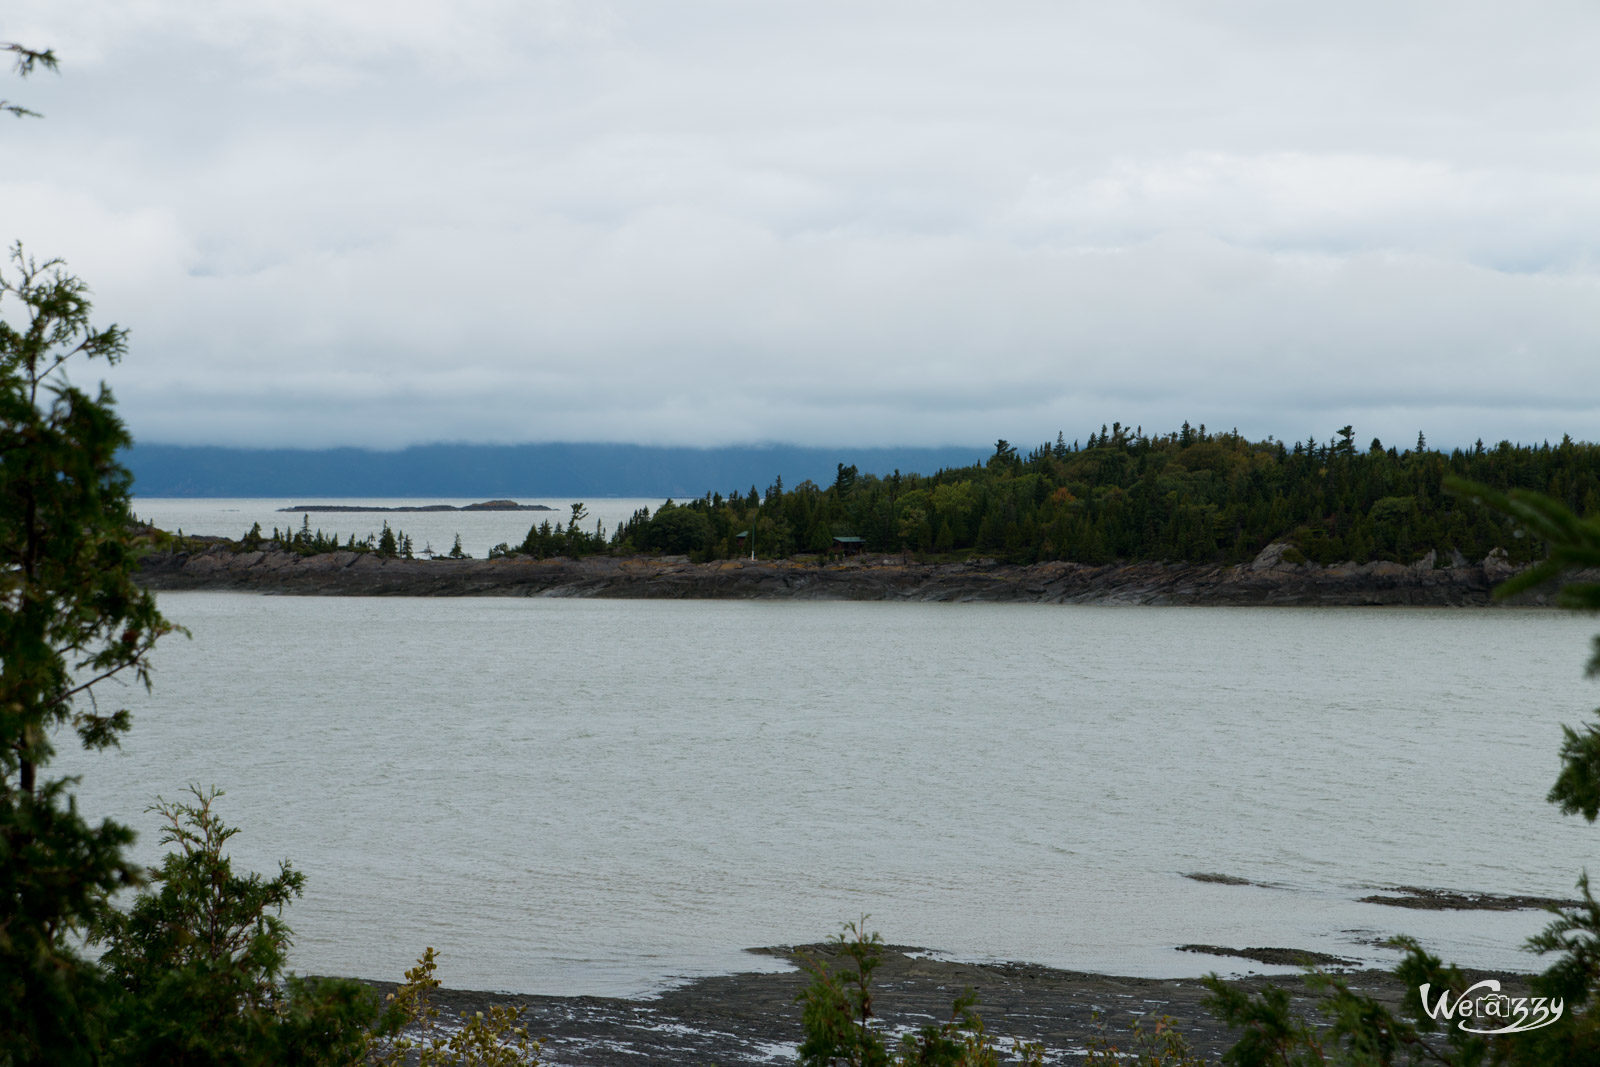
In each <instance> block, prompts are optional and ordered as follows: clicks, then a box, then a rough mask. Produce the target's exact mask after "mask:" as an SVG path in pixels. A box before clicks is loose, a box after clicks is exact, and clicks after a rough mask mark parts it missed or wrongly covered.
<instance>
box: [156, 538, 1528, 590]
mask: <svg viewBox="0 0 1600 1067" xmlns="http://www.w3.org/2000/svg"><path fill="white" fill-rule="evenodd" d="M1287 548H1288V546H1286V545H1283V544H1273V545H1270V546H1268V547H1267V548H1266V549H1265V550H1264V551H1263V552H1262V553H1261V554H1260V555H1259V556H1257V557H1256V558H1255V559H1254V560H1253V561H1251V562H1250V563H1246V564H1239V565H1236V566H1220V565H1192V564H1169V563H1131V564H1118V565H1108V566H1091V565H1088V564H1082V563H1062V562H1053V563H1037V564H1032V565H1026V566H1024V565H1018V564H1007V563H999V562H995V561H993V560H970V561H966V562H959V563H922V562H915V561H911V560H908V559H905V558H902V557H899V556H859V557H855V558H852V559H847V560H843V561H837V560H835V561H826V560H819V559H804V558H802V559H787V560H746V559H735V560H716V561H712V562H709V563H691V562H689V560H688V559H686V558H684V557H681V556H665V557H643V556H633V557H613V556H590V557H586V558H583V559H567V558H564V557H562V558H556V559H545V560H534V559H529V558H526V557H513V558H508V559H482V560H480V559H429V560H420V559H419V560H408V559H384V558H380V557H379V556H377V555H376V554H374V553H370V552H350V551H340V552H329V553H323V554H320V555H309V556H302V555H297V554H295V553H291V552H285V551H282V550H279V549H254V550H245V549H242V548H241V547H240V546H239V545H238V544H236V543H233V542H227V541H222V540H220V539H217V540H210V541H207V540H204V539H198V538H196V539H190V541H189V542H188V543H187V546H186V549H185V550H178V551H158V552H153V553H151V554H150V555H148V556H147V557H146V558H145V559H144V561H143V565H142V567H141V570H140V574H139V579H140V581H141V582H142V583H143V584H144V585H146V586H147V587H148V588H151V589H156V590H180V589H230V590H242V591H251V592H260V593H280V594H299V595H310V596H550V597H618V598H638V599H755V598H770V599H793V600H891V601H892V600H901V601H923V602H956V603H964V602H995V603H1041V604H1083V603H1098V604H1237V605H1263V604H1278V605H1328V606H1333V605H1383V604H1396V605H1416V606H1460V605H1479V606H1481V605H1487V604H1489V603H1490V602H1491V600H1492V597H1491V592H1492V590H1493V588H1494V586H1495V585H1496V583H1498V582H1500V581H1503V580H1504V579H1505V578H1507V577H1509V576H1511V575H1512V574H1514V573H1516V571H1515V569H1514V568H1513V567H1512V566H1511V565H1510V564H1508V563H1507V562H1506V561H1505V560H1504V559H1503V558H1499V557H1495V556H1490V557H1489V558H1487V559H1485V560H1483V561H1481V562H1478V563H1469V562H1467V561H1465V560H1461V559H1457V560H1455V561H1452V562H1451V564H1450V565H1447V566H1438V565H1437V564H1438V562H1439V561H1438V560H1436V559H1435V557H1434V556H1433V554H1432V553H1430V554H1429V555H1428V556H1427V557H1424V558H1423V559H1422V560H1419V561H1418V562H1416V563H1413V564H1400V563H1387V562H1377V563H1364V564H1355V563H1342V564H1336V565H1333V566H1327V567H1324V566H1318V565H1316V564H1313V563H1297V562H1291V561H1290V560H1289V559H1286V558H1285V556H1286V551H1287ZM1546 599H1547V598H1546V597H1545V596H1544V595H1533V596H1529V597H1526V598H1523V599H1522V600H1521V601H1520V602H1521V603H1529V604H1542V603H1545V601H1546Z"/></svg>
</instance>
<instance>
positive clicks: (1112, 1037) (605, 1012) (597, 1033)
mask: <svg viewBox="0 0 1600 1067" xmlns="http://www.w3.org/2000/svg"><path fill="white" fill-rule="evenodd" d="M757 951H758V952H760V953H761V954H764V955H774V956H779V957H782V958H785V959H790V960H793V959H794V958H795V956H796V954H797V953H800V952H805V953H809V954H810V955H812V956H813V957H821V958H824V959H829V961H830V963H832V964H833V965H834V966H836V967H837V965H838V961H837V960H836V959H831V957H833V954H834V952H835V951H836V950H835V949H834V948H833V946H831V945H811V946H806V947H804V948H799V949H796V948H787V947H786V948H772V949H760V950H757ZM1276 951H1280V952H1286V953H1287V952H1289V951H1290V950H1281V949H1280V950H1276ZM1295 955H1296V956H1297V957H1298V956H1299V955H1302V954H1299V953H1296V954H1295ZM1234 962H1237V961H1234ZM1218 969H1219V970H1221V971H1223V972H1228V971H1230V970H1236V969H1237V968H1235V967H1231V966H1229V965H1228V962H1227V961H1220V960H1219V967H1218ZM1342 977H1343V978H1344V980H1345V981H1347V982H1348V983H1349V984H1350V986H1351V987H1352V988H1353V989H1355V990H1356V991H1357V992H1361V993H1366V994H1368V995H1370V996H1373V997H1376V998H1377V999H1378V1000H1380V1001H1382V1002H1385V1003H1387V1004H1390V1005H1397V1004H1398V1002H1399V1001H1400V999H1401V997H1402V996H1403V994H1404V992H1405V990H1404V987H1403V986H1401V984H1400V983H1399V982H1398V981H1397V980H1396V979H1395V978H1394V977H1393V976H1392V975H1390V974H1387V973H1385V972H1381V971H1359V972H1352V971H1344V972H1343V973H1342ZM1502 977H1508V978H1509V977H1510V976H1502ZM806 981H807V976H806V975H805V974H804V973H803V972H801V971H798V970H796V971H790V972H787V973H778V974H770V973H751V974H731V975H721V976H717V977H711V978H699V979H695V980H693V981H691V982H688V983H685V984H684V985H680V986H677V987H674V988H672V989H669V990H667V991H666V992H664V993H662V994H661V995H660V996H658V997H654V998H651V999H645V1000H625V999H619V998H611V997H543V996H518V995H514V994H505V993H474V992H467V991H462V990H448V989H441V990H438V991H437V992H436V994H435V997H434V1001H435V1003H436V1004H437V1005H438V1006H439V1008H440V1016H441V1019H450V1018H456V1017H459V1016H461V1015H463V1014H471V1013H472V1012H475V1011H483V1010H485V1009H486V1008H488V1007H489V1006H490V1005H494V1004H501V1005H506V1006H509V1007H513V1008H519V1009H521V1010H522V1012H523V1017H522V1021H523V1024H524V1025H526V1026H527V1028H528V1031H529V1033H530V1035H532V1036H534V1037H537V1038H540V1039H542V1040H543V1041H544V1042H545V1045H544V1050H543V1053H542V1055H541V1061H542V1062H544V1063H548V1064H552V1065H567V1067H578V1065H599V1064H651V1065H653V1067H659V1065H671V1067H677V1065H683V1067H688V1065H691V1064H694V1065H700V1064H708V1063H718V1064H724V1065H728V1064H784V1063H794V1062H795V1060H796V1054H797V1051H798V1047H799V1042H800V1040H801V1037H802V1034H801V1026H800V1006H799V1004H797V1003H796V1001H795V998H796V997H797V996H798V995H799V993H800V991H801V989H802V988H804V986H805V984H806ZM1230 982H1231V983H1232V984H1234V985H1236V986H1238V987H1239V988H1241V989H1244V990H1245V991H1247V992H1251V993H1255V992H1259V991H1260V990H1261V989H1263V988H1264V987H1265V986H1266V985H1268V984H1277V985H1281V986H1285V987H1287V988H1288V989H1289V991H1290V993H1291V996H1292V998H1293V999H1292V1004H1293V1007H1294V1010H1295V1011H1296V1012H1298V1013H1299V1014H1301V1015H1302V1016H1304V1017H1307V1018H1308V1019H1311V1020H1312V1021H1313V1022H1314V1023H1322V1022H1325V1020H1324V1019H1323V1018H1322V1016H1321V1015H1320V1013H1318V1012H1317V1011H1316V1010H1315V999H1314V996H1313V994H1311V993H1310V991H1309V990H1308V989H1307V988H1306V982H1305V977H1304V976H1303V975H1299V974H1290V975H1280V976H1277V977H1271V978H1268V977H1264V976H1262V975H1259V974H1256V975H1235V976H1234V977H1232V978H1230ZM1513 982H1515V980H1514V979H1513ZM371 984H372V985H374V986H376V987H377V988H378V989H379V991H380V992H384V993H387V992H390V991H392V990H393V988H394V986H393V985H392V984H389V983H381V982H373V983H371ZM968 988H970V989H971V990H972V991H973V992H974V993H976V994H977V996H978V1005H977V1010H978V1012H979V1014H980V1015H981V1016H982V1017H983V1021H984V1024H985V1027H986V1028H987V1029H988V1031H989V1032H990V1033H991V1034H993V1035H994V1036H995V1038H996V1039H997V1040H996V1044H997V1045H998V1046H999V1047H1000V1048H1001V1049H1003V1050H1005V1051H1007V1052H1009V1051H1010V1049H1011V1045H1012V1041H1013V1040H1020V1041H1026V1042H1038V1043H1040V1044H1042V1045H1044V1047H1045V1049H1046V1062H1048V1063H1052V1064H1073V1063H1079V1062H1082V1060H1083V1057H1084V1055H1085V1053H1087V1052H1088V1051H1089V1049H1091V1048H1093V1047H1100V1048H1104V1047H1106V1045H1107V1044H1109V1045H1114V1046H1117V1047H1119V1048H1120V1049H1121V1050H1122V1051H1123V1052H1124V1053H1126V1052H1129V1051H1131V1050H1132V1048H1131V1046H1132V1044H1133V1042H1132V1035H1131V1032H1130V1031H1131V1026H1132V1024H1133V1023H1134V1021H1135V1020H1138V1021H1140V1022H1141V1024H1142V1025H1143V1026H1144V1027H1145V1028H1152V1027H1154V1026H1155V1024H1156V1021H1157V1020H1159V1019H1163V1018H1165V1019H1166V1020H1167V1021H1168V1023H1167V1024H1168V1025H1171V1026H1172V1027H1173V1028H1174V1029H1176V1030H1177V1032H1178V1033H1179V1034H1181V1035H1182V1036H1183V1037H1184V1039H1185V1040H1186V1041H1188V1042H1189V1043H1190V1044H1191V1045H1192V1046H1193V1047H1194V1049H1195V1051H1196V1052H1197V1053H1198V1054H1199V1055H1200V1057H1201V1058H1202V1059H1203V1061H1204V1062H1207V1063H1216V1062H1219V1061H1220V1059H1221V1056H1222V1053H1223V1051H1224V1050H1225V1049H1227V1048H1228V1047H1229V1046H1230V1045H1232V1044H1233V1042H1234V1040H1236V1038H1237V1035H1236V1034H1233V1033H1232V1032H1230V1031H1229V1030H1228V1029H1227V1028H1226V1027H1225V1026H1223V1025H1222V1024H1221V1023H1220V1022H1218V1021H1217V1019H1215V1018H1214V1017H1213V1016H1212V1015H1211V1014H1210V1013H1209V1012H1207V1011H1206V1009H1205V1007H1204V1005H1203V1003H1202V1002H1203V1000H1204V997H1205V990H1204V988H1203V987H1202V986H1201V985H1200V983H1199V981H1197V980H1195V979H1192V978H1182V979H1158V978H1119V977H1115V976H1112V975H1103V974H1088V973H1083V972H1078V971H1063V970H1056V969H1053V968H1050V967H1040V966H1035V965H1033V964H1027V963H987V964H985V963H957V962H952V961H948V960H941V959H939V958H937V957H935V956H932V955H930V954H928V953H925V952H921V951H918V950H915V949H908V948H904V947H900V946H889V947H887V948H886V950H885V952H884V959H883V965H882V967H881V968H880V970H879V971H878V972H877V976H876V981H875V983H874V998H873V1005H874V1009H875V1012H876V1014H877V1015H878V1016H879V1018H880V1019H881V1021H882V1022H883V1024H884V1025H885V1026H886V1028H887V1029H888V1030H890V1031H891V1032H906V1031H909V1030H914V1029H916V1028H918V1027H920V1026H923V1025H925V1024H927V1023H936V1022H941V1021H943V1020H944V1019H946V1018H948V1017H949V1014H950V1005H951V1001H952V1000H953V999H954V998H955V997H956V996H957V995H958V994H959V993H961V992H962V991H963V990H964V989H968Z"/></svg>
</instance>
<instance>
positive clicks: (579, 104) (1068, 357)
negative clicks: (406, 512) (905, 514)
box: [0, 0, 1600, 447]
mask: <svg viewBox="0 0 1600 1067" xmlns="http://www.w3.org/2000/svg"><path fill="white" fill-rule="evenodd" d="M6 40H15V41H20V42H23V43H26V44H28V45H30V46H34V47H53V48H54V49H55V50H56V51H57V53H58V55H59V57H60V59H61V73H60V75H59V76H57V75H53V74H36V75H35V76H34V77H32V78H30V79H28V80H26V81H19V80H18V79H17V78H15V77H14V76H8V77H6V78H5V79H4V81H3V82H0V90H3V91H0V97H6V98H9V99H11V100H13V101H15V102H19V103H22V104H26V105H28V106H30V107H32V108H34V109H35V110H37V111H40V112H43V113H44V115H45V118H44V119H42V120H37V119H27V120H9V119H8V120H5V121H4V122H3V123H0V158H3V159H4V160H5V166H4V167H3V168H0V235H3V236H4V238H5V239H6V240H10V239H12V238H20V239H21V240H22V241H23V242H24V243H25V245H26V246H27V248H28V249H29V250H30V251H31V252H34V253H37V254H39V255H59V256H63V257H65V258H66V259H67V260H68V262H69V264H70V266H71V267H72V268H73V269H74V270H75V271H76V272H77V273H79V274H80V275H82V276H83V277H84V278H85V280H87V281H88V282H89V283H90V285H91V286H92V287H93V289H94V291H95V296H96V301H97V312H98V314H97V318H98V319H99V320H100V321H102V322H110V321H116V322H118V323H120V324H122V325H124V326H127V327H129V328H130V330H131V341H132V348H131V351H130V354H129V356H128V359H127V360H126V362H125V363H124V365H123V366H122V367H120V368H118V369H117V370H116V371H115V372H113V373H112V375H111V381H112V384H113V386H114V388H115V390H116V393H117V396H118V399H119V402H120V405H121V409H122V411H123V414H124V416H125V417H126V418H127V420H128V422H129V423H130V425H131V426H132V428H133V431H134V433H135V435H136V436H137V437H138V438H139V439H140V440H143V441H148V442H176V443H211V444H248V445H293V444H299V445H307V446H323V445H336V444H353V445H367V446H375V447H391V446H399V445H404V444H410V443H420V442H429V441H482V442H519V441H550V440H571V441H583V440H589V441H601V440H604V441H633V442H642V443H661V444H692V445H712V444H729V443H741V442H779V441H781V442H795V443H803V444H827V445H839V444H861V445H867V444H919V445H926V444H950V443H974V442H985V441H991V442H992V441H993V440H994V439H995V438H997V437H1006V438H1009V439H1011V440H1013V441H1021V442H1024V443H1027V444H1031V443H1035V442H1037V441H1040V440H1044V439H1045V438H1052V439H1053V438H1054V436H1055V433H1056V431H1057V430H1058V429H1061V430H1065V431H1066V434H1067V437H1068V438H1069V439H1071V438H1074V437H1079V436H1085V435H1086V434H1087V433H1088V431H1089V430H1090V429H1097V428H1098V427H1099V425H1100V423H1101V422H1110V421H1112V420H1116V419H1120V420H1121V421H1123V422H1124V423H1127V424H1129V425H1134V424H1141V425H1143V427H1144V428H1145V429H1146V430H1147V431H1157V430H1160V431H1165V430H1169V429H1174V428H1176V427H1177V426H1178V425H1179V424H1180V423H1181V422H1182V421H1183V420H1184V419H1189V420H1191V421H1193V422H1196V423H1199V422H1205V423H1207V424H1208V426H1209V427H1211V428H1230V427H1234V426H1237V427H1238V428H1239V429H1240V430H1241V431H1242V432H1244V433H1246V434H1247V435H1249V436H1251V437H1265V436H1267V435H1269V434H1271V435H1275V436H1277V437H1280V438H1286V439H1304V438H1306V437H1308V436H1315V437H1317V438H1319V439H1322V440H1326V439H1327V438H1329V437H1331V436H1332V435H1333V433H1334V432H1335V431H1336V430H1337V429H1338V428H1339V427H1341V426H1343V425H1345V424H1346V423H1351V424H1354V426H1355V428H1356V432H1357V435H1358V438H1359V440H1360V441H1361V443H1363V444H1365V443H1366V442H1367V441H1368V440H1370V438H1371V437H1373V436H1379V437H1381V438H1382V439H1383V440H1384V441H1385V442H1386V443H1397V444H1400V445H1403V446H1404V445H1409V444H1411V443H1413V442H1414V441H1415V439H1416V434H1417V432H1418V431H1419V430H1422V431H1425V432H1426V433H1427V435H1428V437H1429V440H1430V441H1431V442H1432V443H1434V444H1446V443H1470V442H1471V440H1472V439H1473V438H1476V437H1478V436H1482V437H1484V438H1485V439H1486V440H1489V441H1491V442H1493V441H1496V440H1499V439H1500V438H1503V437H1504V438H1510V439H1513V440H1522V441H1536V440H1542V439H1544V438H1547V437H1548V438H1552V439H1559V438H1560V435H1561V434H1563V433H1570V434H1572V435H1573V436H1574V437H1575V438H1580V439H1588V440H1596V439H1600V358H1597V357H1600V256H1597V248H1600V243H1597V238H1600V64H1597V63H1596V62H1595V58H1594V45H1595V42H1596V41H1600V5H1595V4H1593V3H1591V2H1587V0H1585V2H1573V3H1533V4H1527V5H1513V4H1507V3H1504V2H1502V0H1494V2H1486V3H1474V2H1470V0H1466V2H1462V0H1451V2H1448V3H1446V2H1439V3H1430V4H1406V3H1396V2H1394V0H1384V2H1381V3H1377V2H1374V3H1366V2H1347V3H1342V4H1329V3H1318V4H1292V3H1285V2H1283V0H1262V2H1259V3H1250V2H1233V3H1230V2H1217V3H1205V4H1197V3H1192V2H1187V0H1173V2H1168V3H1161V2H1153V3H1141V2H1133V0H1116V2H1105V3H1076V2H1071V0H1052V2H1039V3H1029V2H1009V0H986V2H984V3H977V2H973V3H960V4H954V3H941V2H937V0H916V2H909V0H907V2H869V0H840V2H833V0H809V2H807V3H803V4H802V3H793V2H789V0H726V2H702V0H679V2H663V0H639V2H617V3H603V2H599V0H583V2H571V3H568V2H564V0H545V2H534V0H504V2H502V0H452V2H451V3H448V4H445V3H437V2H430V3H412V2H405V0H336V2H328V0H259V2H258V0H232V2H225V3H224V2H217V0H140V2H137V3H133V2H128V0H82V2H78V0H21V2H10V0H8V2H6V3H4V4H3V5H0V41H6Z"/></svg>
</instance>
